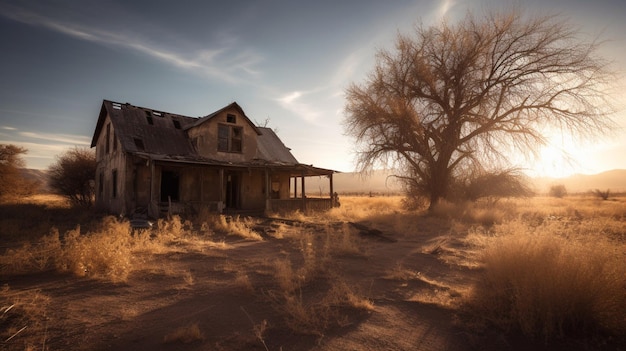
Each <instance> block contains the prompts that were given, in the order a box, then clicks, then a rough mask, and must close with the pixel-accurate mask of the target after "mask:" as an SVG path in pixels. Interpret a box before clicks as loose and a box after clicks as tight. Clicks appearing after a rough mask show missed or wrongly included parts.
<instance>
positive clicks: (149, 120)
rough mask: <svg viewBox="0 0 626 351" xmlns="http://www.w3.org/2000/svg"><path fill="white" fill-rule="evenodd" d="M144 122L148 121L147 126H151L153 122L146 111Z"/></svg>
mask: <svg viewBox="0 0 626 351" xmlns="http://www.w3.org/2000/svg"><path fill="white" fill-rule="evenodd" d="M146 121H148V124H149V125H153V124H154V121H153V120H152V115H151V114H150V111H146Z"/></svg>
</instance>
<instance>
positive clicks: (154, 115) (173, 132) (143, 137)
mask: <svg viewBox="0 0 626 351" xmlns="http://www.w3.org/2000/svg"><path fill="white" fill-rule="evenodd" d="M232 107H234V108H236V109H238V110H239V111H240V112H241V115H242V116H245V113H244V112H243V109H241V107H240V106H239V105H238V104H237V103H236V102H234V103H232V104H230V105H228V106H226V107H224V108H222V109H220V110H218V111H216V112H214V113H211V114H209V115H207V116H205V117H201V118H197V117H189V116H183V115H179V114H174V113H169V112H164V111H158V110H153V109H150V108H145V107H138V106H134V105H131V104H129V103H119V102H114V101H110V100H103V102H102V108H101V109H100V115H99V117H98V122H97V125H96V129H95V131H94V135H93V138H92V140H91V147H94V146H96V144H97V141H98V137H99V135H100V133H102V131H103V128H104V124H105V120H106V118H107V116H109V118H110V119H111V123H112V124H113V130H114V133H115V137H116V138H117V140H119V142H120V145H121V147H122V150H123V151H124V152H128V153H132V154H135V155H137V156H139V157H143V158H148V159H152V160H155V161H163V162H176V163H188V164H204V165H228V166H234V167H237V166H242V167H267V166H272V167H275V166H278V167H284V166H287V167H291V168H294V171H295V170H296V169H297V170H298V171H304V172H305V173H307V174H308V173H311V172H312V171H313V170H317V172H321V173H323V174H330V173H332V172H333V171H332V170H326V169H321V168H319V169H318V168H315V167H312V166H308V165H302V164H300V163H299V162H298V160H296V158H295V157H294V156H293V155H292V154H291V151H290V149H289V148H287V147H286V146H285V145H284V144H283V142H282V141H281V140H280V138H278V136H277V135H276V133H274V131H273V130H272V129H271V128H265V127H258V126H255V125H254V124H252V122H251V121H250V119H249V118H248V117H247V116H245V118H246V119H247V121H248V123H250V124H251V126H252V128H253V129H254V130H255V131H256V133H257V152H256V156H255V157H254V159H253V160H250V161H249V162H246V163H242V164H233V163H231V162H225V161H221V160H212V159H207V158H206V157H202V156H200V155H199V154H198V153H197V152H196V150H195V147H194V145H193V144H192V142H191V140H190V139H189V137H188V134H187V130H188V129H190V128H193V127H194V126H198V125H200V124H202V123H204V122H205V121H207V120H209V119H211V118H213V117H215V116H216V115H218V114H219V113H220V112H222V111H224V110H225V109H228V108H232ZM302 167H304V168H302Z"/></svg>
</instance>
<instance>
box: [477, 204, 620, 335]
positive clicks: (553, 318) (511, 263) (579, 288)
mask: <svg viewBox="0 0 626 351" xmlns="http://www.w3.org/2000/svg"><path fill="white" fill-rule="evenodd" d="M562 200H563V199H558V200H557V201H562ZM551 203H552V202H551ZM563 204H566V207H565V208H562V207H553V206H552V205H551V204H550V205H549V206H544V207H542V206H534V207H533V208H532V210H531V211H529V212H524V213H521V214H520V217H519V218H518V219H516V220H512V221H510V222H506V223H503V224H500V225H497V226H495V227H493V228H492V229H491V230H490V231H488V232H484V233H483V235H480V234H478V235H477V234H475V233H473V234H472V235H471V236H470V237H469V238H470V239H471V241H473V242H474V244H476V245H479V246H481V247H482V248H483V249H482V251H481V253H480V255H479V257H478V260H479V261H480V262H481V263H482V265H483V268H484V271H483V274H482V276H481V279H480V280H479V282H478V283H477V284H476V286H475V289H474V291H473V293H472V294H471V296H469V297H468V304H467V306H468V308H469V310H470V311H472V313H473V314H474V315H475V316H479V317H478V318H479V319H481V320H483V321H484V322H485V323H487V324H489V325H492V326H496V327H498V328H500V329H502V330H505V331H519V332H521V333H523V334H524V335H526V336H528V337H531V338H543V339H544V340H546V341H549V340H553V339H557V338H563V337H581V336H590V335H597V334H599V333H609V334H614V335H620V334H621V333H624V332H626V318H624V316H626V290H625V287H626V241H623V238H621V239H620V238H616V235H612V233H613V232H614V231H618V230H619V229H618V228H621V230H622V232H623V230H624V228H625V225H624V222H623V221H615V220H613V219H611V218H607V216H606V215H607V213H599V212H597V209H596V210H595V212H594V211H588V210H587V209H585V206H581V207H578V204H577V203H576V202H571V201H570V202H567V203H565V202H564V203H563ZM567 206H571V207H573V208H575V209H574V210H570V209H568V207H567ZM576 208H579V209H576ZM555 211H560V212H555ZM611 211H612V210H611ZM609 212H610V211H609ZM528 213H531V214H533V215H528ZM559 215H564V216H563V217H562V216H559ZM566 215H569V216H568V217H565V216H566ZM585 216H588V217H585ZM538 218H540V219H541V220H540V221H539V220H537V219H538Z"/></svg>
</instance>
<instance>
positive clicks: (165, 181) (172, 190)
mask: <svg viewBox="0 0 626 351" xmlns="http://www.w3.org/2000/svg"><path fill="white" fill-rule="evenodd" d="M179 178H180V176H179V174H178V172H174V171H163V172H161V202H168V198H169V199H171V200H172V201H178V200H179V198H178V194H179V185H180V182H179Z"/></svg>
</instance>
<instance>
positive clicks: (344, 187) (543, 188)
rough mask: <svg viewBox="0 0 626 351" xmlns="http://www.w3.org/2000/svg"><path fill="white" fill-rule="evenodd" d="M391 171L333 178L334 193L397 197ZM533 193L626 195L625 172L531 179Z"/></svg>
mask: <svg viewBox="0 0 626 351" xmlns="http://www.w3.org/2000/svg"><path fill="white" fill-rule="evenodd" d="M392 174H393V173H392V171H383V170H379V171H374V172H372V173H371V174H369V175H366V176H361V175H360V174H359V173H354V172H346V173H337V174H335V175H333V183H334V190H335V191H336V192H338V193H339V194H357V193H358V194H368V193H369V192H372V193H377V194H391V193H401V192H402V187H401V186H400V184H399V182H398V181H397V180H396V179H395V178H394V177H393V176H392ZM530 181H531V185H532V187H533V188H534V190H535V191H536V192H537V193H539V194H545V193H547V192H548V191H549V189H550V186H552V185H561V184H562V185H564V186H565V188H566V189H567V191H568V192H569V193H570V194H571V193H582V192H588V191H592V190H595V189H600V190H603V191H604V190H607V189H609V190H611V192H626V169H615V170H612V171H607V172H602V173H599V174H593V175H586V174H577V175H573V176H570V177H566V178H546V177H544V178H532V179H530ZM328 188H329V186H328V180H327V179H325V178H323V179H322V178H320V179H318V178H314V177H311V178H309V179H307V180H306V189H307V193H308V194H311V195H318V194H319V193H320V192H321V193H328V190H329V189H328Z"/></svg>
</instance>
